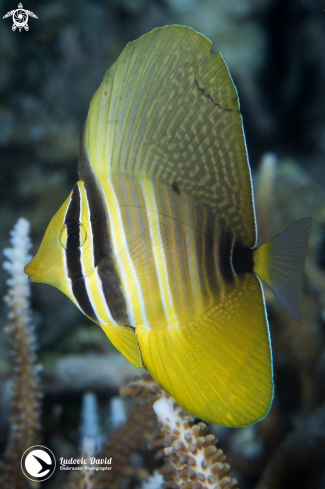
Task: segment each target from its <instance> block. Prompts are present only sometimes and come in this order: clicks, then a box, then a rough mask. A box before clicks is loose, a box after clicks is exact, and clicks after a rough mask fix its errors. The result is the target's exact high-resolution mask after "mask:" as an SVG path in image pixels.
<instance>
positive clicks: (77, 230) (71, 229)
mask: <svg viewBox="0 0 325 489" xmlns="http://www.w3.org/2000/svg"><path fill="white" fill-rule="evenodd" d="M86 239H87V231H86V229H85V226H83V225H82V224H81V222H78V221H70V222H66V223H65V224H63V226H62V227H61V229H60V231H59V233H58V241H59V243H60V245H61V246H63V248H65V249H66V250H78V249H80V248H81V247H82V246H83V245H84V244H85V242H86Z"/></svg>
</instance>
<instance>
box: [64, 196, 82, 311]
mask: <svg viewBox="0 0 325 489" xmlns="http://www.w3.org/2000/svg"><path fill="white" fill-rule="evenodd" d="M71 199H72V192H71V194H70V200H69V204H68V205H67V208H66V211H65V214H64V217H63V225H64V226H65V220H66V216H67V213H68V210H69V207H70V204H71ZM61 229H62V228H61ZM59 239H60V236H59ZM60 244H61V246H62V255H63V272H64V277H65V280H66V282H67V284H68V287H69V292H70V297H71V300H72V302H74V304H75V305H76V306H77V307H78V309H80V310H81V308H80V306H79V304H78V301H77V300H76V298H75V296H74V294H73V291H72V284H71V278H70V277H69V275H68V263H67V255H66V252H65V248H64V247H63V245H62V243H61V242H60Z"/></svg>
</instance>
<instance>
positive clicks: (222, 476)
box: [154, 398, 237, 489]
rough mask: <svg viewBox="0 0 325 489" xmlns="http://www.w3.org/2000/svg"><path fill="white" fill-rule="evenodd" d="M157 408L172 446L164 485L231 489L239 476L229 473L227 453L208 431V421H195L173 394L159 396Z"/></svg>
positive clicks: (164, 486)
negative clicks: (175, 400) (217, 444)
mask: <svg viewBox="0 0 325 489" xmlns="http://www.w3.org/2000/svg"><path fill="white" fill-rule="evenodd" d="M154 410H155V412H156V414H157V416H158V418H159V420H160V422H161V423H162V431H163V432H164V433H165V437H166V440H167V441H168V444H169V445H170V446H168V447H167V448H165V455H166V462H165V466H164V467H163V468H162V469H161V473H163V474H164V478H165V481H166V482H165V484H164V485H163V488H164V489H167V488H170V487H181V488H182V489H209V488H211V489H230V488H235V487H237V480H236V479H234V478H233V479H232V478H231V477H229V475H228V473H229V470H230V467H229V465H228V464H227V463H225V460H226V456H225V455H224V454H223V451H222V450H220V448H219V449H217V447H216V442H217V439H216V437H215V436H214V435H212V434H207V430H208V428H207V426H206V424H205V423H202V422H201V423H198V424H193V417H192V416H189V415H188V414H187V413H185V412H184V411H183V410H182V409H181V408H180V406H179V405H178V404H177V403H175V402H174V401H173V400H172V399H171V398H162V399H159V400H158V401H157V402H156V403H155V404H154Z"/></svg>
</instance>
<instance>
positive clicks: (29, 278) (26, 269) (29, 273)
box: [24, 262, 35, 282]
mask: <svg viewBox="0 0 325 489" xmlns="http://www.w3.org/2000/svg"><path fill="white" fill-rule="evenodd" d="M30 265H31V262H30V263H27V265H26V266H25V267H24V273H25V274H26V275H28V280H29V281H30V282H35V277H34V275H32V274H31V271H32V270H31V268H32V267H31V266H30Z"/></svg>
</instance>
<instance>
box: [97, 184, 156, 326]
mask: <svg viewBox="0 0 325 489" xmlns="http://www.w3.org/2000/svg"><path fill="white" fill-rule="evenodd" d="M102 195H103V198H104V200H105V203H106V206H107V214H108V215H112V213H113V212H114V223H113V222H112V221H113V217H112V219H110V236H111V239H112V247H113V250H114V255H115V256H117V257H118V256H119V252H121V251H122V250H123V262H125V265H124V266H123V263H122V261H121V260H117V261H116V266H117V268H118V272H119V274H120V278H121V281H122V284H123V291H124V293H125V299H126V306H127V310H128V317H129V320H130V324H131V326H137V325H138V324H143V325H144V326H145V327H146V328H147V330H148V331H149V330H150V325H149V321H148V318H147V313H146V307H145V303H144V300H143V294H142V290H141V286H140V282H139V280H138V277H137V273H136V269H135V267H134V264H133V261H132V259H131V256H130V253H129V251H128V243H127V240H126V236H125V231H124V225H123V219H122V215H121V211H120V207H119V201H118V198H117V195H116V192H115V189H114V184H113V181H112V175H109V196H110V199H112V200H113V208H109V207H108V203H107V200H106V196H105V194H104V192H102ZM126 269H127V270H128V271H129V273H127V272H126ZM130 272H131V277H130V276H129V275H130ZM132 284H134V285H135V288H136V293H137V299H138V301H139V304H140V311H141V317H140V318H137V317H136V314H135V311H134V308H133V306H132V302H134V299H132V294H134V288H133V287H132ZM139 321H140V322H139Z"/></svg>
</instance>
